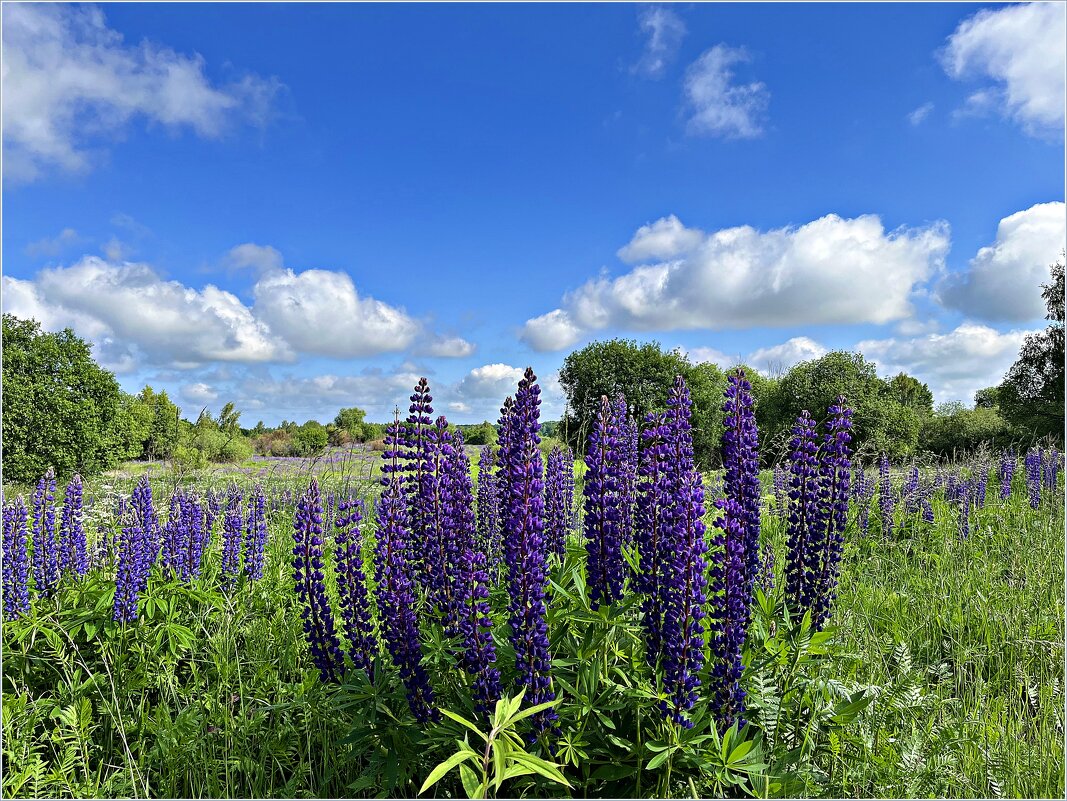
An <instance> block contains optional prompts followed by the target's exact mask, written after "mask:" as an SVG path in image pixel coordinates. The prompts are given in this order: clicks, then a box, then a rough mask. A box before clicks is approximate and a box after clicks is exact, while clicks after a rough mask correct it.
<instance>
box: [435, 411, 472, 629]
mask: <svg viewBox="0 0 1067 801" xmlns="http://www.w3.org/2000/svg"><path fill="white" fill-rule="evenodd" d="M441 420H442V421H443V420H444V418H443V417H442V418H441ZM442 451H443V457H444V458H443V465H442V475H441V499H442V520H441V534H440V537H441V540H442V542H443V544H444V549H443V550H444V555H445V559H446V565H445V580H446V581H448V582H449V583H450V586H449V596H448V603H449V607H448V614H447V617H446V621H445V622H446V626H445V632H446V634H447V635H449V636H455V635H456V634H457V633H458V631H459V629H458V625H459V621H460V608H459V605H460V597H459V595H460V590H459V588H458V587H457V586H456V584H457V582H463V583H466V582H467V581H468V577H467V576H465V575H464V574H463V572H462V566H463V565H465V564H466V562H465V558H464V557H465V554H466V553H467V551H473V550H475V548H476V542H475V537H476V532H475V520H474V487H473V485H472V484H471V476H470V467H471V465H470V459H469V458H468V457H467V449H466V447H465V444H464V441H463V434H462V432H460V431H456V432H455V433H454V434H449V436H448V438H447V439H446V440H444V442H443V447H442ZM456 565H459V566H461V567H460V570H459V571H457V570H456V567H455V566H456ZM457 573H458V575H457Z"/></svg>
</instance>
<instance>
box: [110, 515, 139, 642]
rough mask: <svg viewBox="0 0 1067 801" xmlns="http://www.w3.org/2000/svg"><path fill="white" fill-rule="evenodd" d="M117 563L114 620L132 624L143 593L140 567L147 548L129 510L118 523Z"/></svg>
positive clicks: (137, 518) (137, 519) (136, 520)
mask: <svg viewBox="0 0 1067 801" xmlns="http://www.w3.org/2000/svg"><path fill="white" fill-rule="evenodd" d="M121 525H122V535H121V538H120V540H119V562H118V567H117V568H116V570H115V603H114V608H113V615H112V617H113V619H114V620H115V622H116V623H133V622H134V621H135V620H137V604H138V602H139V601H140V598H141V593H142V592H144V583H145V582H144V578H143V577H142V573H141V571H142V566H143V565H144V563H145V557H144V551H145V550H146V548H147V543H146V542H145V539H146V537H145V533H144V529H143V528H142V527H141V523H140V518H139V517H138V515H137V514H136V513H134V512H133V511H132V510H131V512H129V513H128V514H127V515H126V516H125V519H124V520H123V521H122V523H121Z"/></svg>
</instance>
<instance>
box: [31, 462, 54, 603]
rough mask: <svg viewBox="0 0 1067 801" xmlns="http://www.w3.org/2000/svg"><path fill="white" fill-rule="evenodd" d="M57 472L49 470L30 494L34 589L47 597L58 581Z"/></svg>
mask: <svg viewBox="0 0 1067 801" xmlns="http://www.w3.org/2000/svg"><path fill="white" fill-rule="evenodd" d="M55 495H56V473H55V471H54V470H53V469H52V468H51V467H49V468H48V470H47V471H46V472H45V474H44V475H43V476H42V477H41V480H40V481H38V482H37V489H36V490H35V491H34V493H33V586H34V589H35V590H36V591H37V594H38V595H40V596H42V597H44V598H47V597H48V596H50V595H51V594H52V593H53V592H55V589H56V584H57V582H58V581H59V548H58V543H57V542H56V507H55Z"/></svg>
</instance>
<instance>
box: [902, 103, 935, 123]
mask: <svg viewBox="0 0 1067 801" xmlns="http://www.w3.org/2000/svg"><path fill="white" fill-rule="evenodd" d="M933 110H934V104H933V103H923V104H922V105H921V106H919V107H918V108H917V109H915V110H914V111H912V112H911V113H909V114H908V122H910V123H911V124H912V125H922V122H923V120H925V119H926V118H927V117H929V116H930V112H931V111H933Z"/></svg>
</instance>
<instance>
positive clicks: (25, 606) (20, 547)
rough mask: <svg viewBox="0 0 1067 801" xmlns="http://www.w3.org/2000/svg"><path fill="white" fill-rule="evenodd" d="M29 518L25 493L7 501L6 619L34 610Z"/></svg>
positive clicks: (5, 542)
mask: <svg viewBox="0 0 1067 801" xmlns="http://www.w3.org/2000/svg"><path fill="white" fill-rule="evenodd" d="M27 517H28V515H27V513H26V505H25V504H24V503H23V502H22V497H21V496H19V497H17V498H15V500H14V501H13V502H11V503H5V504H4V620H14V619H15V618H17V617H19V616H20V615H27V614H29V612H30V560H29V556H28V555H27V553H26V544H27V541H28V539H29V535H28V533H27V531H26V520H27Z"/></svg>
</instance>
